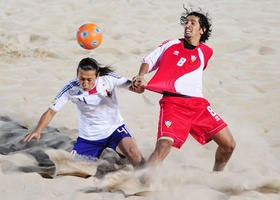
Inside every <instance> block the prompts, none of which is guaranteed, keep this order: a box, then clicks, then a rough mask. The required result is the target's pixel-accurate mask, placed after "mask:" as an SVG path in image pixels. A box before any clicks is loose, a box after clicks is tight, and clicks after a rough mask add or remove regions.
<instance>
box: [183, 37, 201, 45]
mask: <svg viewBox="0 0 280 200" xmlns="http://www.w3.org/2000/svg"><path fill="white" fill-rule="evenodd" d="M185 41H186V42H188V43H189V44H190V45H192V46H198V45H199V43H200V42H199V40H196V39H194V38H185Z"/></svg>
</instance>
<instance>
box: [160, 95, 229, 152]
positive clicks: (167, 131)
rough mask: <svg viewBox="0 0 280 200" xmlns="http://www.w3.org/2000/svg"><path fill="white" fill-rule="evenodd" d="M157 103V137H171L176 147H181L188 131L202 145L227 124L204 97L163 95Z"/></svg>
mask: <svg viewBox="0 0 280 200" xmlns="http://www.w3.org/2000/svg"><path fill="white" fill-rule="evenodd" d="M159 104H160V116H159V123H158V136H157V138H158V139H159V138H161V137H170V138H172V139H173V140H174V142H173V146H174V147H176V148H181V146H182V145H183V144H184V143H185V141H186V139H187V137H188V135H189V133H190V134H191V135H192V136H193V137H194V138H195V139H196V140H197V141H198V142H199V143H201V144H202V145H204V144H206V143H208V142H209V141H211V136H212V135H214V134H215V133H217V132H219V131H220V130H222V129H223V128H225V127H226V126H227V124H226V123H225V122H224V121H223V120H222V118H221V117H220V116H219V115H218V114H217V113H215V112H214V110H213V109H212V108H211V107H210V103H209V102H208V101H207V100H206V99H204V98H199V97H191V98H185V97H174V96H164V97H163V98H162V99H161V100H160V101H159Z"/></svg>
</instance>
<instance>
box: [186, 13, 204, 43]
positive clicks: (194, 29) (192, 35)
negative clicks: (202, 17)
mask: <svg viewBox="0 0 280 200" xmlns="http://www.w3.org/2000/svg"><path fill="white" fill-rule="evenodd" d="M202 34H203V30H202V28H201V27H200V24H199V18H198V17H196V16H194V15H190V16H188V17H187V22H186V26H185V33H184V35H185V38H186V39H195V40H198V41H199V40H200V37H201V35H202Z"/></svg>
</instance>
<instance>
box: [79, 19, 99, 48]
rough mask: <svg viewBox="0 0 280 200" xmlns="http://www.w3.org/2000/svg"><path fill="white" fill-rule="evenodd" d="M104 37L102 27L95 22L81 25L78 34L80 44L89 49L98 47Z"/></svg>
mask: <svg viewBox="0 0 280 200" xmlns="http://www.w3.org/2000/svg"><path fill="white" fill-rule="evenodd" d="M102 38H103V33H102V31H101V29H100V28H99V27H98V26H97V25H96V24H93V23H89V24H84V25H82V26H80V28H79V29H78V31H77V35H76V39H77V42H78V44H79V45H80V46H81V47H82V48H84V49H87V50H91V49H95V48H97V47H98V46H99V45H100V44H101V42H102Z"/></svg>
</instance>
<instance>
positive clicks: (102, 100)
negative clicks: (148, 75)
mask: <svg viewBox="0 0 280 200" xmlns="http://www.w3.org/2000/svg"><path fill="white" fill-rule="evenodd" d="M129 85H130V81H129V80H127V79H126V78H124V77H122V76H119V75H117V74H115V73H109V74H108V75H105V76H99V78H98V79H97V80H96V84H95V87H94V88H93V89H91V91H89V92H88V91H84V90H83V89H82V88H81V87H80V83H79V80H78V79H77V78H76V79H74V80H71V81H70V82H69V83H68V84H67V85H66V86H65V87H64V88H63V89H62V90H61V91H60V92H59V93H58V95H57V96H56V97H55V99H54V101H53V102H52V104H51V106H50V108H51V109H52V110H54V111H56V112H57V111H59V110H60V109H61V108H62V107H63V106H64V105H65V104H66V103H67V102H68V101H69V100H71V101H72V102H73V103H74V105H75V108H76V111H77V113H78V119H79V137H81V138H83V139H86V140H100V139H104V138H107V137H108V136H110V135H111V134H112V133H113V132H114V131H115V129H116V128H117V127H118V126H120V125H122V124H124V120H123V117H122V116H121V114H120V111H119V107H118V102H117V97H116V92H115V87H116V86H117V87H122V88H128V86H129Z"/></svg>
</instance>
